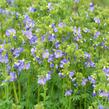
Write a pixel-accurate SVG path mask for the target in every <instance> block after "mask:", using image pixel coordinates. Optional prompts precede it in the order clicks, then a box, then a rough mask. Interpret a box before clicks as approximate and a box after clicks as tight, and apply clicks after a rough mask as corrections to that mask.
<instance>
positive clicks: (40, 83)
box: [38, 77, 46, 85]
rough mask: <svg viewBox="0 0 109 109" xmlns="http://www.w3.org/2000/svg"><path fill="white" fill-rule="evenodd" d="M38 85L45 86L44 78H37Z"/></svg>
mask: <svg viewBox="0 0 109 109" xmlns="http://www.w3.org/2000/svg"><path fill="white" fill-rule="evenodd" d="M38 84H39V85H45V84H46V78H45V77H40V78H38Z"/></svg>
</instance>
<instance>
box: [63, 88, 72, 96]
mask: <svg viewBox="0 0 109 109" xmlns="http://www.w3.org/2000/svg"><path fill="white" fill-rule="evenodd" d="M72 92H73V91H72V90H71V89H70V90H67V91H66V92H65V96H70V95H71V94H72Z"/></svg>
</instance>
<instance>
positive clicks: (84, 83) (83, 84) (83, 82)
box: [81, 78, 88, 86]
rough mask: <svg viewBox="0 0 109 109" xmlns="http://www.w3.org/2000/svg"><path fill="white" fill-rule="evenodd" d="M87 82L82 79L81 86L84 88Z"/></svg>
mask: <svg viewBox="0 0 109 109" xmlns="http://www.w3.org/2000/svg"><path fill="white" fill-rule="evenodd" d="M87 81H88V80H87V79H86V78H84V79H83V80H82V83H81V85H82V86H85V85H86V83H87Z"/></svg>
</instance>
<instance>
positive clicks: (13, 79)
mask: <svg viewBox="0 0 109 109" xmlns="http://www.w3.org/2000/svg"><path fill="white" fill-rule="evenodd" d="M9 75H10V81H11V82H12V81H15V80H16V78H17V76H16V73H15V72H10V73H9Z"/></svg>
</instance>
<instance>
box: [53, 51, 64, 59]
mask: <svg viewBox="0 0 109 109" xmlns="http://www.w3.org/2000/svg"><path fill="white" fill-rule="evenodd" d="M54 56H55V58H61V57H62V56H63V52H62V51H61V50H56V51H55V52H54Z"/></svg>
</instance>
